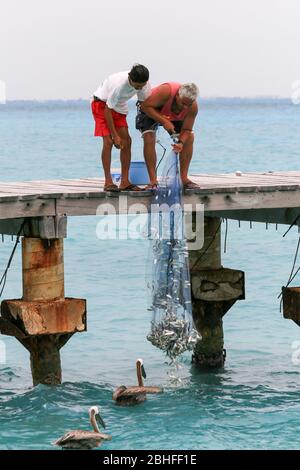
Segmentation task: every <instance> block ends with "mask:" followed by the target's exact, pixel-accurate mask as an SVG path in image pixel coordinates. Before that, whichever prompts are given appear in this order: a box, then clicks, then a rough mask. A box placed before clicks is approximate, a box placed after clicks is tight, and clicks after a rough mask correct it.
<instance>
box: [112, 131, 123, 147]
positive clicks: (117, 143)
mask: <svg viewBox="0 0 300 470" xmlns="http://www.w3.org/2000/svg"><path fill="white" fill-rule="evenodd" d="M112 140H113V143H114V146H115V147H116V148H117V149H121V150H122V149H123V147H124V144H123V142H122V139H121V137H120V136H119V135H118V134H115V135H113V136H112Z"/></svg>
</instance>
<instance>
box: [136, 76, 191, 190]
mask: <svg viewBox="0 0 300 470" xmlns="http://www.w3.org/2000/svg"><path fill="white" fill-rule="evenodd" d="M198 95H199V90H198V87H197V85H195V84H194V83H185V84H183V85H182V84H180V83H175V82H169V83H163V84H162V85H159V86H157V87H156V88H153V89H152V91H151V95H150V96H149V97H148V98H147V99H146V100H145V101H143V102H142V103H139V102H138V113H137V117H136V128H137V129H138V130H140V131H141V133H142V137H143V139H144V158H145V162H146V165H147V168H148V173H149V178H150V184H149V185H148V186H147V188H146V189H155V188H156V187H157V175H156V151H155V140H156V138H155V133H156V131H157V128H158V126H160V125H161V126H163V127H164V129H165V130H166V131H167V132H169V134H171V135H174V134H177V136H178V142H177V143H176V144H174V145H173V148H174V150H175V152H177V153H180V175H181V180H182V184H183V187H184V188H185V189H194V188H199V186H198V185H197V184H196V183H193V181H191V180H190V179H189V178H188V169H189V165H190V161H191V159H192V155H193V143H194V133H193V126H194V122H195V118H196V116H197V113H198V105H197V98H198Z"/></svg>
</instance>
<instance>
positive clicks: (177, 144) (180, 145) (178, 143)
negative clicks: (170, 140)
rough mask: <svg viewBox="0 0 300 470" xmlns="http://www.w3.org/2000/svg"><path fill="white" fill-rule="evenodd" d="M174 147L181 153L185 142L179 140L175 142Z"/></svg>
mask: <svg viewBox="0 0 300 470" xmlns="http://www.w3.org/2000/svg"><path fill="white" fill-rule="evenodd" d="M172 147H173V150H174V152H175V153H180V152H182V149H183V143H182V142H177V143H176V144H173V145H172Z"/></svg>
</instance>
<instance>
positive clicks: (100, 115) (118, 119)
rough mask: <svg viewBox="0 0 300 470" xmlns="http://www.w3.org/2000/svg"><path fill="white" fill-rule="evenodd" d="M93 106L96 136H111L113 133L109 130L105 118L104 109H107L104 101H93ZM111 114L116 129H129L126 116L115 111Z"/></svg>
mask: <svg viewBox="0 0 300 470" xmlns="http://www.w3.org/2000/svg"><path fill="white" fill-rule="evenodd" d="M91 106H92V113H93V116H94V119H95V133H94V135H95V136H96V137H98V136H101V137H104V136H106V135H110V134H111V132H110V130H109V128H108V125H107V123H106V120H105V117H104V109H105V106H106V104H105V103H104V101H92V103H91ZM111 113H112V117H113V120H114V124H115V127H116V128H118V127H128V124H127V121H126V114H121V113H117V112H116V111H114V110H113V109H112V110H111Z"/></svg>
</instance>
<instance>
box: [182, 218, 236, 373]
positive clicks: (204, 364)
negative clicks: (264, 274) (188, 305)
mask: <svg viewBox="0 0 300 470" xmlns="http://www.w3.org/2000/svg"><path fill="white" fill-rule="evenodd" d="M201 229H202V230H204V237H203V239H204V244H203V247H202V248H201V249H200V250H197V251H196V250H194V251H190V252H189V261H190V275H191V285H192V306H193V320H194V325H195V328H196V329H197V331H198V332H199V333H200V335H201V337H202V339H201V340H199V341H198V342H197V344H196V345H195V348H194V354H193V356H192V361H193V363H194V364H195V365H197V366H198V367H200V368H203V369H213V368H217V367H222V366H223V365H224V362H225V357H226V353H225V350H224V333H223V316H224V315H225V314H226V312H227V311H228V310H229V309H230V308H231V307H232V305H233V304H234V303H235V302H236V300H238V299H244V298H245V291H244V273H243V272H242V271H238V270H233V269H228V268H223V267H222V265H221V222H220V219H219V218H210V217H205V218H204V226H203V227H195V228H194V231H195V230H201Z"/></svg>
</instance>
